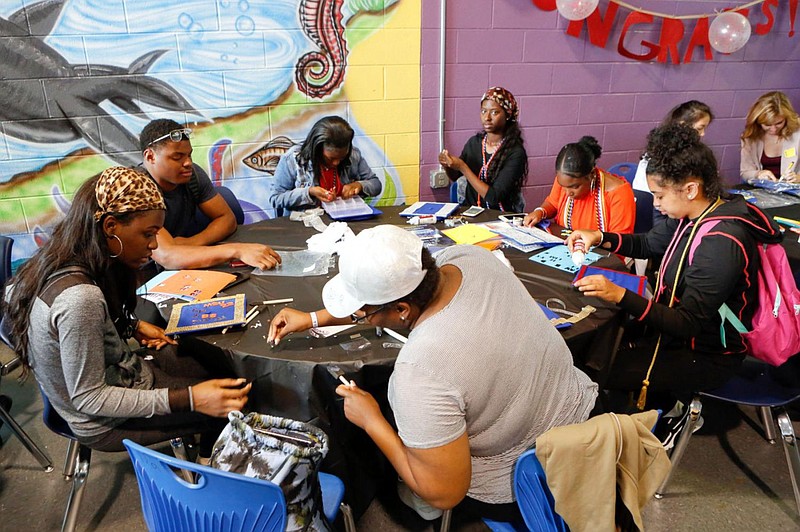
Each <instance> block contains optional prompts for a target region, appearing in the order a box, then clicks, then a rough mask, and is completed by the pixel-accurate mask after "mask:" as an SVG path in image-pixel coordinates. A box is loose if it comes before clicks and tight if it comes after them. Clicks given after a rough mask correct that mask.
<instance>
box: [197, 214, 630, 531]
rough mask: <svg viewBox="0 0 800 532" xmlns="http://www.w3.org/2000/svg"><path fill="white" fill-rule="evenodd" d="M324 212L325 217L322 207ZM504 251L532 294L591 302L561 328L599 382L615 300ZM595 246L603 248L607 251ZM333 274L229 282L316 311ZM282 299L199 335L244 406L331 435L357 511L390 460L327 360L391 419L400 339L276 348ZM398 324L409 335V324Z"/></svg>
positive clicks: (283, 237) (251, 232)
mask: <svg viewBox="0 0 800 532" xmlns="http://www.w3.org/2000/svg"><path fill="white" fill-rule="evenodd" d="M402 208H403V207H382V210H383V211H384V212H383V214H382V215H379V216H377V217H376V218H373V219H370V220H366V221H357V222H353V221H351V222H348V225H349V226H350V227H351V228H352V230H353V231H354V232H355V233H358V232H359V231H361V230H363V229H365V228H367V227H373V226H375V225H380V224H392V225H405V221H406V220H405V218H402V217H400V216H399V214H398V213H399V212H400V210H402ZM498 214H499V212H496V211H486V212H484V213H483V214H481V215H480V216H479V217H477V218H473V219H471V221H472V222H483V221H495V220H496V219H497V215H498ZM324 219H325V220H326V222H329V219H328V218H327V216H324ZM436 227H437V228H438V229H440V230H442V229H444V228H445V227H444V224H443V223H438V224H436ZM315 234H317V231H316V230H315V229H313V228H310V227H305V226H304V225H303V223H302V222H293V221H290V220H289V218H287V217H283V218H278V219H272V220H265V221H263V222H259V223H256V224H251V225H245V226H240V227H239V228H238V230H237V231H236V233H235V234H234V235H232V237H231V238H229V241H234V242H259V243H264V244H268V245H270V246H271V247H273V248H274V249H275V250H276V251H278V252H279V253H280V252H281V251H296V250H302V249H306V239H308V238H309V237H311V236H312V235H315ZM504 253H505V255H506V257H507V258H508V259H509V261H510V262H511V264H512V266H513V267H514V270H515V272H516V274H517V277H518V278H519V279H520V281H521V282H522V284H523V285H524V286H525V288H526V289H527V290H528V292H529V293H530V294H531V295H533V296H534V298H535V299H536V300H537V301H539V302H542V303H544V302H545V301H546V300H547V299H549V298H557V299H560V300H561V301H563V302H564V304H565V305H566V308H567V310H570V311H573V312H577V311H579V310H580V309H581V308H582V307H583V306H585V305H592V306H594V307H595V308H596V309H597V310H596V311H595V312H594V313H593V314H591V315H590V316H589V317H587V318H585V319H583V320H582V321H580V322H579V323H576V324H575V325H573V326H572V327H570V328H568V329H564V330H562V334H563V337H564V339H565V340H566V342H567V344H568V346H569V348H570V350H571V351H572V353H573V357H574V360H575V363H576V365H577V366H578V367H580V368H582V369H583V370H584V371H586V372H587V374H589V376H590V377H592V378H593V379H595V380H596V381H598V382H600V383H602V382H603V381H604V377H605V374H606V372H607V370H608V368H609V366H610V365H611V362H612V358H613V354H614V352H615V351H616V343H617V341H618V338H619V333H620V327H619V323H620V320H621V318H622V316H621V313H620V312H619V310H618V309H617V308H616V306H615V305H612V304H609V303H606V302H604V301H601V300H599V299H596V298H588V297H585V296H582V295H580V293H579V292H578V291H577V290H576V289H575V288H573V287H572V284H571V281H572V278H573V277H574V276H573V274H570V273H567V272H564V271H561V270H558V269H555V268H552V267H549V266H545V265H542V264H539V263H536V262H533V261H531V260H529V258H530V256H531V254H530V253H527V254H526V253H522V252H519V251H517V250H515V249H513V248H506V249H504ZM599 253H601V254H605V252H603V251H599ZM605 255H606V256H605V257H604V258H603V259H602V260H600V261H598V263H597V265H599V266H604V267H608V268H614V269H622V268H623V264H622V262H621V261H620V260H619V259H618V258H617V257H616V256H614V255H608V254H605ZM242 270H244V268H242ZM247 271H249V268H248V269H247ZM335 274H336V268H335V267H332V268H331V269H330V271H329V272H328V274H327V275H319V276H310V277H284V276H257V275H252V276H251V277H250V279H249V280H248V281H246V282H244V283H242V284H239V285H237V286H235V287H234V288H232V289H231V291H230V293H244V294H245V295H246V298H247V301H248V303H249V304H253V303H255V302H258V301H264V300H271V299H282V298H293V299H294V301H293V302H292V303H291V304H289V306H292V307H293V308H297V309H300V310H305V311H311V310H317V309H320V308H322V297H321V293H322V287H323V286H324V285H325V283H326V282H327V281H328V280H329V279H330V278H331V277H333V276H334V275H335ZM284 306H286V305H284V304H280V305H270V306H268V307H266V309H263V310H261V312H260V314H259V315H258V316H257V317H256V318H255V319H254V320H253V321H252V322H251V323H250V325H249V326H247V327H246V328H244V329H239V328H237V329H231V330H229V331H228V332H227V333H226V334H222V333H221V332H220V331H213V332H210V333H206V334H199V335H197V336H198V337H199V338H200V339H202V340H204V341H206V342H208V343H211V344H214V345H216V346H218V347H221V348H223V349H225V350H226V351H228V352H229V353H230V354H231V358H232V362H233V365H234V368H235V370H236V372H237V374H239V375H241V376H244V377H247V378H248V379H250V380H252V381H253V390H252V391H251V393H250V402H249V403H248V408H249V409H251V410H254V411H257V412H264V413H269V414H272V415H278V416H284V417H289V418H292V419H298V420H302V421H309V422H312V423H314V424H315V425H317V426H319V427H321V428H323V430H325V431H326V432H328V434H329V436H330V437H331V442H332V444H331V452H330V455H329V457H328V459H326V464H325V469H326V470H328V471H330V472H332V473H334V474H336V475H338V476H340V477H341V478H342V479H343V480H344V481H345V484H346V486H347V489H348V494H349V495H348V499H349V500H350V502H351V505H352V506H353V507H354V511H355V512H356V514H357V515H358V514H360V513H361V512H362V511H363V510H364V509H366V506H368V504H369V502H370V501H371V499H372V497H373V495H374V492H375V490H376V487H377V483H378V482H380V480H381V479H382V477H385V476H386V474H385V473H386V471H387V468H390V466H389V465H388V462H386V461H385V459H384V458H383V456H382V455H381V453H380V452H379V451H378V450H377V448H376V447H375V446H374V444H373V443H372V441H371V440H369V438H367V437H365V435H364V433H363V431H361V430H360V429H358V428H356V427H355V426H354V425H352V424H350V423H349V422H348V421H347V420H346V419H345V418H344V413H343V408H342V402H341V398H339V397H338V396H337V395H336V394H335V389H336V387H337V386H338V384H339V382H338V381H337V380H336V379H335V378H334V377H333V376H332V375H331V374H330V373H329V371H328V368H329V367H330V366H331V365H336V366H339V368H340V369H342V370H343V371H344V372H345V374H346V377H347V378H348V379H353V380H355V381H356V383H357V384H358V385H359V387H361V388H363V389H365V390H367V391H369V392H370V393H372V394H373V395H374V396H375V398H376V399H377V400H378V402H379V404H381V405H382V407H383V409H384V414H385V415H387V419H390V420H391V419H392V418H391V411H390V410H389V408H388V401H387V399H386V392H387V386H388V381H389V377H390V375H391V372H392V368H393V365H394V361H395V359H396V357H397V354H398V352H399V348H400V347H401V344H399V343H398V341H397V340H395V339H394V338H392V337H390V336H387V335H386V334H385V333H384V335H383V336H381V337H379V336H377V334H376V330H375V327H371V326H367V325H357V326H356V327H354V328H352V329H349V330H347V331H345V332H343V333H340V334H339V335H336V336H331V337H328V338H315V337H312V336H310V335H309V334H304V333H295V334H292V335H289V336H287V337H286V338H285V339H284V340H282V341H281V343H280V344H279V345H278V346H277V347H275V348H272V347H270V345H269V344H268V342H267V340H266V338H267V334H268V331H269V320H270V319H271V318H272V316H274V315H275V314H276V313H277V312H278V311H280V309H281V308H283V307H284ZM397 332H399V333H400V334H404V335H407V334H408V331H397ZM355 335H359V337H360V338H363V339H366V340H367V342H368V345H365V346H364V347H362V348H361V349H358V350H350V351H348V350H346V349H345V348H343V347H342V345H341V344H343V343H345V344H346V343H347V342H349V341H351V340H352V339H353V336H355ZM361 343H362V344H364V342H363V341H362V342H361ZM531 348H532V349H535V346H531ZM390 476H391V475H390Z"/></svg>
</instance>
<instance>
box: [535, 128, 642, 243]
mask: <svg viewBox="0 0 800 532" xmlns="http://www.w3.org/2000/svg"><path fill="white" fill-rule="evenodd" d="M602 153H603V149H602V148H601V147H600V144H598V143H597V139H595V138H594V137H582V138H581V140H579V141H578V142H572V143H570V144H567V145H565V146H564V147H563V148H561V151H559V152H558V157H556V179H555V181H554V182H553V188H552V190H551V191H550V195H549V196H547V198H546V199H545V200H544V201H543V202H542V204H541V205H540V206H538V207H536V208H535V209H534V210H533V211H532V212H530V213H529V214H528V215H527V216H526V217H525V221H524V224H525V225H526V226H528V227H531V226H533V225H536V224H538V223H539V222H541V221H542V220H546V219H548V218H553V219H555V221H556V223H558V224H559V225H561V226H563V227H566V228H567V229H573V228H577V227H583V228H586V229H599V230H601V231H611V232H616V233H630V232H632V231H633V226H634V223H635V222H636V200H635V199H634V197H633V189H632V188H631V186H630V184H628V182H627V181H625V180H624V179H621V178H620V177H617V176H615V175H613V174H609V173H608V172H606V171H605V170H603V169H601V168H598V167H597V164H596V163H597V159H599V158H600V155H601V154H602Z"/></svg>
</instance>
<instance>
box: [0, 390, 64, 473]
mask: <svg viewBox="0 0 800 532" xmlns="http://www.w3.org/2000/svg"><path fill="white" fill-rule="evenodd" d="M0 419H2V420H3V421H4V422H5V423H6V425H8V427H9V428H10V429H11V432H13V433H14V434H15V435H16V436H17V438H19V441H21V442H22V445H24V446H25V448H26V449H28V452H29V453H31V454H32V455H33V457H34V458H36V461H38V462H39V464H40V465H41V466H42V469H44V470H45V471H46V472H48V473H49V472H50V471H52V470H53V462H52V461H51V460H50V457H49V456H47V455H46V454H45V453H44V451H42V450H41V449H40V448H39V446H38V445H36V443H34V441H33V440H32V439H31V438H30V436H28V434H27V433H26V432H25V431H24V430H22V427H21V426H20V425H19V423H17V421H16V420H15V419H14V418H13V417H11V414H9V413H8V412H7V411H6V409H5V408H3V406H2V405H0Z"/></svg>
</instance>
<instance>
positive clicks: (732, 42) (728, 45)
mask: <svg viewBox="0 0 800 532" xmlns="http://www.w3.org/2000/svg"><path fill="white" fill-rule="evenodd" d="M749 39H750V21H749V20H747V17H745V16H744V15H742V14H741V13H736V12H734V11H726V12H725V13H721V14H719V15H717V17H716V18H715V19H714V20H713V22H711V26H709V28H708V40H709V41H710V42H711V47H712V48H714V50H716V51H718V52H722V53H724V54H730V53H733V52H735V51H736V50H738V49H740V48H741V47H742V46H744V45H745V44H747V41H748V40H749Z"/></svg>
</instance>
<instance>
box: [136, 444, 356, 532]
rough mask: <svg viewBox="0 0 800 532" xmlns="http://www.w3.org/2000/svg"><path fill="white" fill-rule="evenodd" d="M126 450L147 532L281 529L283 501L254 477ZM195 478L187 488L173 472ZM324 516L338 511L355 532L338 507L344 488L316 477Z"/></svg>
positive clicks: (332, 480)
mask: <svg viewBox="0 0 800 532" xmlns="http://www.w3.org/2000/svg"><path fill="white" fill-rule="evenodd" d="M122 443H123V444H124V445H125V447H126V448H127V449H128V453H129V454H130V456H131V461H132V462H133V469H134V471H135V472H136V479H137V480H138V481H139V494H140V495H141V498H142V512H143V514H144V520H145V522H146V523H147V528H148V529H149V530H151V531H164V532H167V531H168V532H173V531H176V530H180V531H187V532H188V531H192V532H203V531H209V532H216V531H218V530H227V531H230V532H235V531H242V532H243V531H254V532H255V531H274V532H283V530H284V529H285V528H286V501H285V500H284V498H283V492H282V491H281V488H280V486H278V485H276V484H273V483H271V482H268V481H266V480H261V479H257V478H251V477H246V476H244V475H239V474H236V473H229V472H227V471H220V470H219V469H214V468H212V467H207V466H202V465H199V464H195V463H192V462H187V461H185V460H179V459H177V458H173V457H171V456H168V455H165V454H161V453H159V452H157V451H154V450H152V449H148V448H147V447H143V446H141V445H139V444H137V443H134V442H132V441H130V440H123V442H122ZM173 469H181V470H186V471H190V472H192V473H194V474H195V475H196V477H197V479H196V482H195V483H189V482H187V481H185V480H184V479H183V478H181V477H179V476H178V475H176V474H175V473H174V472H173ZM319 479H320V486H321V488H322V499H323V512H324V514H325V517H326V518H327V519H328V520H329V521H331V522H333V521H335V519H336V516H337V514H338V512H339V509H340V506H341V508H342V510H343V512H344V521H345V529H346V530H347V531H348V532H351V531H353V530H355V526H354V524H353V519H352V514H350V513H349V507H347V506H346V505H342V499H343V497H344V484H342V481H341V480H339V479H338V478H337V477H335V476H333V475H326V474H324V473H320V474H319Z"/></svg>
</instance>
